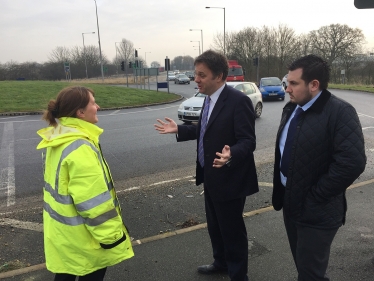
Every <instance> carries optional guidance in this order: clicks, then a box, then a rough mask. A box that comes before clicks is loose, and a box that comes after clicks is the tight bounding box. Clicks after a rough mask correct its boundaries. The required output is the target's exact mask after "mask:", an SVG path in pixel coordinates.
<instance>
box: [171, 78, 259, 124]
mask: <svg viewBox="0 0 374 281" xmlns="http://www.w3.org/2000/svg"><path fill="white" fill-rule="evenodd" d="M226 84H227V86H230V87H233V88H235V89H237V90H239V91H241V92H243V93H244V94H246V95H247V96H248V97H249V98H250V99H251V101H252V104H253V107H254V111H255V115H256V118H258V117H260V116H261V113H262V95H261V92H260V90H259V89H258V88H257V86H256V85H255V83H252V82H227V83H226ZM205 97H206V95H204V94H202V93H199V92H197V93H196V94H195V95H194V96H193V97H192V98H189V99H187V100H185V101H184V102H182V103H181V105H180V106H179V108H178V119H179V120H181V121H183V122H185V123H187V124H189V123H191V122H197V121H198V120H199V117H200V112H201V108H202V106H203V103H204V98H205Z"/></svg>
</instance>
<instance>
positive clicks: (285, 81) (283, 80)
mask: <svg viewBox="0 0 374 281" xmlns="http://www.w3.org/2000/svg"><path fill="white" fill-rule="evenodd" d="M287 77H288V74H286V75H284V77H283V79H282V85H283V88H284V89H285V90H287V87H288V81H287Z"/></svg>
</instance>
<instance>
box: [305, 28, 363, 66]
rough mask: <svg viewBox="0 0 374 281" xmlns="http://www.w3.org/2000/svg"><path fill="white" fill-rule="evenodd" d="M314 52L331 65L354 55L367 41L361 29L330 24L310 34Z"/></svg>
mask: <svg viewBox="0 0 374 281" xmlns="http://www.w3.org/2000/svg"><path fill="white" fill-rule="evenodd" d="M310 37H311V38H310V39H311V47H312V52H313V53H316V54H318V55H320V56H322V57H323V58H325V59H326V60H327V61H328V63H329V64H330V65H332V63H333V61H334V60H336V59H338V58H342V57H343V56H346V55H353V54H354V53H355V52H356V51H357V50H358V49H359V48H360V46H361V45H362V44H363V43H364V41H365V36H364V34H363V33H362V30H361V29H359V28H351V27H349V26H348V25H346V24H344V25H342V24H330V25H327V26H322V27H321V28H319V29H318V30H313V31H311V32H310Z"/></svg>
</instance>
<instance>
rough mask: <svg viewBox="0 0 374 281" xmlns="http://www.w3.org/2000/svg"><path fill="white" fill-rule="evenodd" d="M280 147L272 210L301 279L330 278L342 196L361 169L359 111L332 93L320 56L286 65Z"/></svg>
mask: <svg viewBox="0 0 374 281" xmlns="http://www.w3.org/2000/svg"><path fill="white" fill-rule="evenodd" d="M288 69H289V72H288V77H287V80H288V87H287V92H288V93H289V95H290V102H289V103H287V104H286V105H285V107H284V108H283V113H282V118H281V122H280V126H279V130H278V134H277V140H276V145H275V163H274V180H273V186H274V187H273V206H274V209H275V210H281V209H282V208H283V218H284V224H285V227H286V232H287V236H288V240H289V244H290V248H291V252H292V255H293V258H294V261H295V264H296V268H297V271H298V279H297V280H298V281H328V280H330V279H329V278H328V277H327V275H326V269H327V266H328V261H329V256H330V247H331V243H332V241H333V239H334V237H335V234H336V233H337V231H338V229H339V227H340V226H342V225H343V224H344V222H345V214H346V211H347V200H346V197H345V191H346V189H347V188H348V187H349V185H350V184H352V183H353V182H354V181H355V180H356V178H357V177H358V176H359V175H360V174H361V173H362V172H363V171H364V169H365V165H366V156H365V145H364V137H363V134H362V129H361V124H360V120H359V118H358V116H357V113H356V110H355V109H354V107H353V106H352V105H350V104H349V103H348V102H346V101H344V100H342V99H339V98H337V97H336V96H334V95H333V94H331V93H330V92H329V91H328V90H327V86H328V82H329V78H330V67H329V65H328V64H327V62H326V61H324V60H323V59H322V58H320V57H317V56H315V55H308V56H304V57H301V58H299V59H297V60H295V61H294V62H293V63H292V64H291V65H290V66H289V68H288Z"/></svg>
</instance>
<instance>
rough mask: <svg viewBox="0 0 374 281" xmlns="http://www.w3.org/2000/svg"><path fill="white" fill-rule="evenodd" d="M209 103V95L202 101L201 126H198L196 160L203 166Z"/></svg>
mask: <svg viewBox="0 0 374 281" xmlns="http://www.w3.org/2000/svg"><path fill="white" fill-rule="evenodd" d="M209 104H210V97H206V98H205V103H204V111H203V115H202V117H201V127H200V137H199V148H198V154H197V155H198V156H197V158H198V160H199V162H200V165H201V167H204V142H203V138H204V134H205V129H206V125H207V124H208V113H209Z"/></svg>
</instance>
